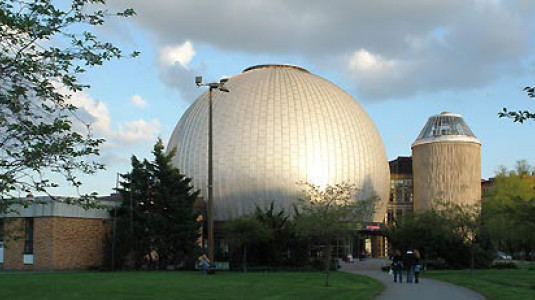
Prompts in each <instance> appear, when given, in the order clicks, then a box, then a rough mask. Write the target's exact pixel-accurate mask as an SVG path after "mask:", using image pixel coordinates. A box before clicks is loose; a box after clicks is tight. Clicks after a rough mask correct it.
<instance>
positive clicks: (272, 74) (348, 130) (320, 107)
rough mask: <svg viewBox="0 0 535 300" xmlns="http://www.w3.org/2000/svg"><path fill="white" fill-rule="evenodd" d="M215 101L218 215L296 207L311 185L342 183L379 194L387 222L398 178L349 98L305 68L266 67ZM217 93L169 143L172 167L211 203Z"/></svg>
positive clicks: (377, 217) (234, 80) (251, 71)
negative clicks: (210, 118) (269, 207)
mask: <svg viewBox="0 0 535 300" xmlns="http://www.w3.org/2000/svg"><path fill="white" fill-rule="evenodd" d="M225 87H227V88H228V89H229V90H230V93H219V92H214V103H213V116H214V119H213V122H214V123H213V124H214V127H213V129H214V132H213V137H214V141H213V145H214V147H213V162H214V213H215V219H216V220H228V219H232V218H236V217H239V216H242V215H245V214H249V213H251V212H253V211H254V209H255V206H256V205H258V206H267V205H269V203H270V202H271V201H274V202H275V204H276V205H277V206H279V207H285V208H290V207H291V205H292V204H293V203H295V202H296V200H297V199H298V198H299V197H302V196H303V195H302V187H301V186H299V185H298V184H297V183H298V182H303V181H308V182H312V183H315V184H318V185H320V186H324V185H327V184H336V183H339V182H342V181H345V182H352V183H354V184H356V185H357V187H359V189H360V193H359V195H358V197H357V199H365V198H368V197H370V196H372V195H377V196H379V198H380V199H381V201H380V203H378V205H377V207H376V212H375V214H374V217H373V220H374V221H382V219H383V216H384V212H385V209H386V205H385V203H386V201H387V199H388V189H389V169H388V161H387V157H386V152H385V149H384V146H383V142H382V140H381V137H380V136H379V133H378V132H377V129H376V128H375V125H374V124H373V122H372V121H371V119H370V118H369V116H368V115H367V114H366V112H365V111H364V110H363V109H362V107H360V105H359V104H357V102H356V101H355V100H354V99H353V98H352V97H351V96H350V95H348V94H347V93H345V92H344V91H343V90H341V89H340V88H338V87H337V86H336V85H334V84H333V83H331V82H329V81H327V80H325V79H323V78H321V77H319V76H316V75H314V74H311V73H309V72H308V71H306V70H304V69H302V68H300V67H296V66H285V65H260V66H258V67H250V68H247V69H246V70H245V71H244V73H241V74H238V75H235V76H232V77H230V78H229V80H228V82H227V83H225ZM207 119H208V92H205V93H204V94H203V95H201V96H200V97H199V98H198V99H197V100H196V101H195V102H194V103H193V104H192V105H191V107H190V108H189V109H188V110H187V111H186V112H185V113H184V115H183V116H182V118H181V119H180V121H179V122H178V124H177V126H176V128H175V130H174V131H173V134H172V136H171V138H170V140H169V144H168V147H167V149H168V151H169V150H170V149H172V148H173V147H177V148H178V153H177V156H175V157H174V158H173V163H174V164H175V165H176V166H177V167H179V168H180V170H181V172H183V173H184V174H186V175H187V176H189V177H192V178H193V183H194V186H195V187H196V188H198V189H201V190H202V194H203V195H207V177H208V176H207V173H208V172H207V169H208V167H207V144H208V138H207V135H208V122H207Z"/></svg>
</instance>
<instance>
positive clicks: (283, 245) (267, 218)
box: [254, 202, 292, 266]
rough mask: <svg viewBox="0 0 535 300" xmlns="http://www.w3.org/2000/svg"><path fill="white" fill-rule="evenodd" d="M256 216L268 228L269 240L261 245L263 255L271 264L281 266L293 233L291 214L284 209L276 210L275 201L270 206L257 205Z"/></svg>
mask: <svg viewBox="0 0 535 300" xmlns="http://www.w3.org/2000/svg"><path fill="white" fill-rule="evenodd" d="M254 217H255V218H256V219H257V220H258V221H259V222H260V223H261V224H262V225H263V226H264V227H265V228H266V229H267V232H268V236H267V240H266V241H264V242H263V243H262V244H261V245H260V247H259V248H260V249H261V250H262V251H261V253H262V254H261V255H262V257H263V258H265V259H266V260H267V261H268V262H269V264H270V265H272V266H280V265H282V263H283V252H284V251H285V250H286V249H287V247H288V242H289V239H290V236H291V234H292V232H291V227H290V219H289V218H290V215H289V214H288V213H287V212H286V211H285V210H284V209H282V208H281V209H280V210H279V211H276V210H275V203H274V202H271V204H270V205H269V207H266V208H260V207H258V206H257V207H256V210H255V213H254Z"/></svg>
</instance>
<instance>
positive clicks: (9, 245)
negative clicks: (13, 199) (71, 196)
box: [0, 196, 120, 270]
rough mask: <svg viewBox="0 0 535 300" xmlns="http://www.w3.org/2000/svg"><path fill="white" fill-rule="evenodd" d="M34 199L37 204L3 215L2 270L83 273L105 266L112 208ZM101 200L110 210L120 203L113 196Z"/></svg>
mask: <svg viewBox="0 0 535 300" xmlns="http://www.w3.org/2000/svg"><path fill="white" fill-rule="evenodd" d="M32 199H34V201H35V202H36V203H35V204H33V205H30V206H28V207H26V208H24V207H15V208H14V210H15V211H18V213H11V214H7V215H3V216H0V267H1V269H2V270H83V269H88V268H91V267H96V266H100V265H101V264H102V246H103V241H104V237H105V235H106V234H107V233H108V232H109V230H110V228H111V216H110V214H109V209H88V210H85V209H83V208H81V207H80V206H76V205H70V204H66V203H62V202H59V201H54V200H52V199H51V198H49V197H36V198H32ZM101 201H102V204H103V205H108V206H110V207H113V206H114V205H116V204H119V203H120V202H118V197H114V196H110V197H104V198H102V200H101ZM8 237H9V238H8Z"/></svg>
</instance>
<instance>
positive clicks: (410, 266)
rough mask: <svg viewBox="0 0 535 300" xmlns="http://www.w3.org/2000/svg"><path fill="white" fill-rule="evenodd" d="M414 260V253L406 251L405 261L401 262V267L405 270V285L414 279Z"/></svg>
mask: <svg viewBox="0 0 535 300" xmlns="http://www.w3.org/2000/svg"><path fill="white" fill-rule="evenodd" d="M415 260H416V259H415V257H414V252H412V250H407V253H406V254H405V260H404V262H403V265H404V266H405V268H406V269H407V283H412V279H413V277H414V265H415Z"/></svg>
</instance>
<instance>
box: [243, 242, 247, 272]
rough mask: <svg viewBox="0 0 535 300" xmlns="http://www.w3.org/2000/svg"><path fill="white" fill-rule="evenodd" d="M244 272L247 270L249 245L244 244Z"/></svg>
mask: <svg viewBox="0 0 535 300" xmlns="http://www.w3.org/2000/svg"><path fill="white" fill-rule="evenodd" d="M243 272H247V245H243Z"/></svg>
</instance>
